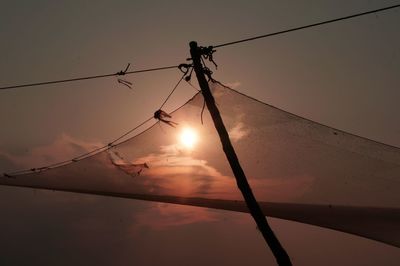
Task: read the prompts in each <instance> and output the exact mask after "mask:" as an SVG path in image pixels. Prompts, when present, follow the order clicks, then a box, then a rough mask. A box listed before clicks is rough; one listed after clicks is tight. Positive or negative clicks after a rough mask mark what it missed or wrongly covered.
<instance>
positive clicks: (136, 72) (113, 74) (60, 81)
mask: <svg viewBox="0 0 400 266" xmlns="http://www.w3.org/2000/svg"><path fill="white" fill-rule="evenodd" d="M173 68H178V65H173V66H164V67H156V68H147V69H139V70H132V71H126V72H124V71H119V72H117V73H112V74H104V75H95V76H87V77H77V78H70V79H61V80H52V81H43V82H37V83H26V84H20V85H11V86H4V87H0V90H8V89H16V88H23V87H33V86H40V85H50V84H58V83H65V82H73V81H81V80H90V79H98V78H106V77H113V76H122V75H131V74H138V73H144V72H153V71H160V70H167V69H173Z"/></svg>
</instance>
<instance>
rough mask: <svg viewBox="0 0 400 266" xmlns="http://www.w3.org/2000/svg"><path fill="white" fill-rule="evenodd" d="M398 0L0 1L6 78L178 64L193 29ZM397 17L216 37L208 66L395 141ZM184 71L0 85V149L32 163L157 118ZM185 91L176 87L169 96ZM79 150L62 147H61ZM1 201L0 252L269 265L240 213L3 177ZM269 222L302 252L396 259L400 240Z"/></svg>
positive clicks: (235, 31) (398, 127)
mask: <svg viewBox="0 0 400 266" xmlns="http://www.w3.org/2000/svg"><path fill="white" fill-rule="evenodd" d="M397 3H399V1H382V0H380V1H378V0H377V1H202V2H200V1H135V2H133V1H92V2H91V1H86V2H84V3H83V2H82V1H68V2H67V1H65V2H61V1H1V5H0V6H1V8H0V34H1V39H2V41H1V42H0V51H2V53H1V55H2V60H1V61H0V73H1V80H0V86H6V85H12V84H20V83H26V82H40V81H45V80H52V79H63V78H69V77H75V76H86V75H96V74H103V73H113V72H117V71H119V70H122V69H124V68H125V66H126V65H127V63H131V70H133V69H142V68H148V67H158V66H168V65H175V64H179V63H184V62H185V59H186V58H187V57H189V47H188V43H189V42H190V41H192V40H196V41H198V42H199V44H200V45H204V46H208V45H216V44H219V43H224V42H228V41H232V40H237V39H241V38H245V37H252V36H254V35H259V34H265V33H268V32H273V31H277V30H282V29H286V28H288V27H295V26H300V25H304V24H309V23H315V22H318V21H320V20H325V19H332V18H336V17H339V16H344V15H349V14H353V13H357V12H362V11H367V10H370V9H375V8H380V7H384V6H389V5H392V4H397ZM398 25H400V9H395V10H390V11H387V12H383V13H379V14H376V15H370V16H366V17H361V18H356V19H352V20H348V21H342V22H338V23H335V24H331V25H325V26H322V27H319V28H314V29H308V30H304V31H299V32H295V33H290V34H287V35H283V36H276V37H272V38H268V39H264V40H259V41H255V42H252V43H246V44H238V45H236V46H231V47H226V48H221V49H218V51H217V52H216V53H215V60H216V62H217V64H218V66H219V68H218V70H216V71H214V72H215V74H214V77H215V78H216V79H218V80H220V81H222V82H225V83H229V84H232V85H235V86H236V89H237V90H239V91H242V92H243V93H246V94H248V95H250V96H253V97H255V98H257V99H260V100H262V101H264V102H266V103H269V104H272V105H274V106H277V107H280V108H282V109H285V110H287V111H290V112H292V113H295V114H298V115H301V116H304V117H307V118H309V119H312V120H314V121H317V122H320V123H323V124H327V125H330V126H333V127H336V128H339V129H342V130H345V131H349V132H351V133H355V134H358V135H361V136H364V137H368V138H371V139H374V140H378V141H381V142H384V143H387V144H391V145H395V146H400V123H399V122H400V121H399V118H398V99H399V97H400V92H399V87H400V86H399V85H400V76H399V75H398V69H399V66H400V34H399V31H398ZM180 75H181V73H180V72H179V71H178V70H167V71H163V72H153V73H147V74H141V75H132V76H127V77H125V79H127V80H129V81H131V82H132V83H133V84H134V85H133V87H134V89H133V90H129V89H128V88H126V87H125V86H122V85H119V84H118V83H117V81H116V78H108V79H99V80H94V81H84V82H76V83H68V84H62V85H54V86H40V87H32V88H20V89H15V90H7V91H1V92H0V123H1V125H2V127H1V130H0V151H1V154H3V153H7V154H12V155H13V156H20V157H21V162H22V161H24V162H26V161H27V160H28V161H29V160H31V161H34V159H32V157H33V156H38V155H40V156H44V155H49V154H45V153H49V152H50V151H52V149H51V147H54V146H57V145H62V144H63V143H64V144H65V145H66V146H68V145H72V144H73V143H83V142H85V143H86V142H87V143H107V142H108V141H109V140H110V139H114V138H115V137H117V136H119V135H120V134H121V133H123V132H124V131H126V130H128V129H130V128H132V127H134V126H135V125H137V124H138V123H139V122H141V121H142V120H144V119H146V118H148V117H150V116H151V115H152V114H153V112H154V111H155V110H157V108H158V107H159V106H160V104H161V103H162V101H163V100H164V99H165V97H166V95H167V94H168V93H169V91H170V90H171V88H172V87H173V85H174V84H175V83H176V81H177V79H178V78H179V77H180ZM193 93H194V90H193V89H192V88H190V87H189V86H187V85H183V86H181V87H179V89H178V91H177V93H176V94H174V96H173V98H172V99H171V101H170V102H169V103H168V104H167V106H166V107H165V109H166V110H172V109H173V108H174V107H176V106H179V105H181V104H182V103H183V102H184V101H185V100H186V99H187V98H188V97H190V96H191V95H192V94H193ZM41 147H42V149H40V148H41ZM46 147H50V148H46ZM35 148H36V150H37V149H38V148H39V150H40V151H41V152H42V154H34V153H32V151H33V150H35ZM75 152H76V151H75ZM73 153H74V150H73V149H71V148H69V149H68V148H66V153H65V154H57V159H63V157H64V158H70V156H73V155H75V154H73ZM1 154H0V155H1ZM40 156H39V157H40ZM27 158H28V159H27ZM29 158H30V159H29ZM1 167H6V166H1ZM0 170H2V169H0ZM0 205H1V208H0V209H1V212H2V214H1V217H2V218H1V219H0V226H1V228H2V242H1V244H0V264H2V265H3V264H4V265H12V264H18V265H23V264H25V265H34V264H48V265H53V264H58V265H71V264H76V265H84V264H86V265H87V264H96V265H110V264H111V263H113V264H115V265H126V264H128V263H131V264H133V263H136V264H139V265H158V264H161V263H162V264H164V265H188V264H192V265H204V264H211V265H219V264H227V265H243V264H244V263H248V264H249V265H268V263H270V264H271V265H273V262H274V260H273V258H272V257H271V255H270V251H269V250H268V249H267V248H266V247H265V245H264V243H263V241H262V238H261V236H260V235H259V233H258V231H257V230H256V229H255V225H254V223H253V222H252V220H251V219H250V218H249V217H248V216H247V215H244V214H235V213H229V212H222V211H215V210H206V209H200V208H190V207H176V206H173V205H167V204H156V203H146V202H140V201H131V200H121V199H108V198H102V197H93V196H85V195H75V194H68V193H59V192H43V191H34V190H30V189H14V188H4V187H0ZM272 225H273V227H274V229H275V230H276V232H277V234H278V236H279V237H281V238H282V242H283V244H284V245H285V246H286V248H287V250H288V252H289V254H290V255H291V257H292V258H293V262H294V263H295V264H296V265H313V264H314V265H321V264H325V265H355V264H356V262H358V264H359V265H397V264H398V261H400V251H399V249H398V248H393V247H390V246H387V245H383V244H380V243H377V242H374V241H370V240H365V239H360V238H357V237H354V236H350V235H346V234H343V233H338V232H333V231H330V230H325V229H319V228H316V227H312V226H308V225H301V224H296V223H293V222H286V221H280V220H276V219H272ZM365 254H369V256H365ZM326 260H328V262H326ZM355 261H356V262H355ZM189 262H190V263H189Z"/></svg>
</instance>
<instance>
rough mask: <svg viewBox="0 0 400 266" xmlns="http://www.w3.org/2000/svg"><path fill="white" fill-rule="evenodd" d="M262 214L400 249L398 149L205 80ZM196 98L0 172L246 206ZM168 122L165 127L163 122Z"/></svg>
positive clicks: (64, 185)
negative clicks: (146, 122) (24, 169)
mask: <svg viewBox="0 0 400 266" xmlns="http://www.w3.org/2000/svg"><path fill="white" fill-rule="evenodd" d="M210 86H211V87H212V92H213V95H214V97H215V100H216V102H217V106H218V108H219V110H220V112H221V115H222V118H223V120H224V122H225V125H226V127H227V129H228V132H229V134H230V137H231V141H232V143H233V146H234V147H235V149H236V153H237V154H238V157H239V160H240V162H241V164H242V167H243V169H244V171H245V173H246V175H247V178H248V180H249V183H250V185H251V187H252V190H253V192H254V194H255V196H256V198H257V200H258V201H259V203H260V205H261V207H262V209H263V211H264V213H265V214H266V215H268V216H274V217H278V218H283V219H288V220H294V221H299V222H303V223H308V224H313V225H318V226H322V227H327V228H332V229H336V230H339V231H343V232H348V233H352V234H356V235H360V236H364V237H368V238H371V239H375V240H379V241H382V242H385V243H388V244H391V245H395V246H398V247H399V246H400V227H399V226H398V225H399V224H400V208H399V207H400V193H399V185H400V183H399V180H400V179H399V178H400V149H399V148H396V147H392V146H388V145H385V144H381V143H378V142H375V141H371V140H368V139H365V138H362V137H359V136H355V135H352V134H349V133H346V132H343V131H340V130H336V129H333V128H330V127H327V126H324V125H321V124H318V123H316V122H313V121H310V120H307V119H304V118H301V117H298V116H296V115H293V114H291V113H288V112H285V111H282V110H280V109H277V108H275V107H273V106H270V105H267V104H265V103H262V102H259V101H257V100H255V99H252V98H250V97H248V96H246V95H243V94H241V93H238V92H237V91H234V90H232V89H230V88H227V87H225V86H223V85H221V84H220V83H213V82H212V83H210ZM202 108H203V97H202V95H201V94H197V95H195V96H194V97H193V98H192V99H191V100H189V101H188V102H187V103H186V104H185V105H183V106H182V107H181V108H179V109H178V110H176V111H174V112H173V113H171V114H169V115H170V116H171V117H168V115H167V114H166V113H165V115H164V116H163V117H164V118H163V121H159V122H158V123H156V124H154V125H153V126H151V127H150V128H148V129H147V130H145V131H144V132H142V133H140V134H138V135H137V136H135V137H133V138H131V139H129V140H127V141H124V142H122V143H120V144H118V145H115V146H110V147H109V149H107V150H105V151H102V152H100V153H97V154H95V155H93V156H90V157H88V158H85V159H83V160H77V161H73V162H71V163H69V164H67V165H64V166H61V167H56V168H53V169H39V170H38V169H34V170H32V173H29V174H24V175H17V176H4V177H2V178H0V183H1V184H3V185H11V186H23V187H33V188H46V189H54V190H62V191H72V192H82V193H91V194H99V195H109V196H116V197H126V198H134V199H144V200H151V201H161V202H169V203H178V204H186V205H194V206H203V207H209V208H218V209H226V210H232V211H240V212H247V208H246V206H245V204H244V203H243V198H242V196H241V194H240V192H239V190H238V189H237V186H236V181H235V178H234V177H233V174H232V171H231V169H230V167H229V164H228V162H227V160H226V157H225V155H224V153H223V151H222V148H221V144H220V140H219V138H218V135H217V133H216V130H215V128H214V125H213V122H212V120H211V117H210V116H209V114H208V112H206V111H205V112H204V114H203V112H202ZM169 122H170V123H169Z"/></svg>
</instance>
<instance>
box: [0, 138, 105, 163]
mask: <svg viewBox="0 0 400 266" xmlns="http://www.w3.org/2000/svg"><path fill="white" fill-rule="evenodd" d="M101 146H103V144H102V143H99V142H87V141H83V140H80V139H77V138H74V137H72V136H69V135H68V134H65V133H63V134H61V135H59V136H58V137H56V138H55V140H54V141H53V142H52V143H50V144H48V145H45V146H39V147H34V148H32V149H31V150H28V151H27V152H26V153H25V154H22V155H13V154H11V153H8V152H7V151H2V150H0V160H1V161H0V166H3V165H6V166H8V167H9V166H10V165H12V166H13V167H18V168H30V167H41V166H43V165H48V164H52V163H57V162H60V161H64V160H69V159H72V158H74V157H76V156H79V155H81V154H84V153H86V152H88V151H91V150H93V149H95V148H97V147H101ZM3 161H8V162H7V163H4V164H3ZM8 167H7V168H8ZM0 170H6V171H8V170H15V169H0Z"/></svg>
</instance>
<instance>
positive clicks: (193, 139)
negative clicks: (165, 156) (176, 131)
mask: <svg viewBox="0 0 400 266" xmlns="http://www.w3.org/2000/svg"><path fill="white" fill-rule="evenodd" d="M179 141H180V143H181V144H182V145H183V146H184V147H185V148H187V149H193V148H194V146H195V145H196V143H197V141H198V136H197V133H196V131H195V130H193V128H190V127H185V128H184V129H183V130H182V132H181V134H180V135H179Z"/></svg>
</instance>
